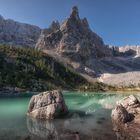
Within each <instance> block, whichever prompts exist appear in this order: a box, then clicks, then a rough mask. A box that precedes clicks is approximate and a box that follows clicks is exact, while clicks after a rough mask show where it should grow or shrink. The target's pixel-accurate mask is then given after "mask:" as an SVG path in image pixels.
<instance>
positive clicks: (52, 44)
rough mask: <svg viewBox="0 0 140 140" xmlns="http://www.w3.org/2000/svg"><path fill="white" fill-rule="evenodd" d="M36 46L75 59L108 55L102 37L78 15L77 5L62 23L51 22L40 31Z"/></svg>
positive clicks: (107, 49) (108, 51) (81, 59)
mask: <svg viewBox="0 0 140 140" xmlns="http://www.w3.org/2000/svg"><path fill="white" fill-rule="evenodd" d="M36 48H39V49H44V50H53V52H56V53H59V54H60V55H63V56H65V57H68V58H70V59H72V60H75V61H83V60H86V61H88V59H89V58H91V57H92V58H97V57H104V56H109V55H110V50H109V48H107V47H106V46H105V45H104V42H103V40H102V38H101V37H99V36H98V35H97V34H96V33H94V32H92V31H91V29H90V27H89V24H88V21H87V19H86V18H84V19H81V18H80V17H79V11H78V7H77V6H74V7H73V8H72V10H71V13H70V16H69V17H68V18H66V19H65V20H64V22H63V23H62V24H60V25H59V23H58V22H52V24H51V26H50V27H49V28H48V29H44V30H43V31H42V34H41V36H40V38H39V40H38V43H37V45H36Z"/></svg>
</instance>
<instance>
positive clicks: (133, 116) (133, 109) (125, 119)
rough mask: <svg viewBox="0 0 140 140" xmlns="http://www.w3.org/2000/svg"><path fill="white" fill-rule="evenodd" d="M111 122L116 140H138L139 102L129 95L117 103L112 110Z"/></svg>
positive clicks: (139, 124) (139, 127)
mask: <svg viewBox="0 0 140 140" xmlns="http://www.w3.org/2000/svg"><path fill="white" fill-rule="evenodd" d="M111 117H112V122H113V127H114V131H115V133H116V135H117V138H118V139H121V140H126V139H127V140H138V139H139V138H140V102H139V101H138V99H137V98H136V97H134V96H133V95H130V96H128V97H125V98H123V99H122V100H120V101H118V102H117V105H116V107H115V109H113V110H112V114H111Z"/></svg>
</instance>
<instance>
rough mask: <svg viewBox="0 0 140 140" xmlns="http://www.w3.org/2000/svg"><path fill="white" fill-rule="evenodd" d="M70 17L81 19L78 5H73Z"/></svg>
mask: <svg viewBox="0 0 140 140" xmlns="http://www.w3.org/2000/svg"><path fill="white" fill-rule="evenodd" d="M70 17H73V18H76V19H79V11H78V7H77V6H73V7H72V10H71V14H70Z"/></svg>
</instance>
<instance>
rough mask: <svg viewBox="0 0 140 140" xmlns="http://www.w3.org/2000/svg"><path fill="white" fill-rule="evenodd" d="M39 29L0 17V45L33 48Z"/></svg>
mask: <svg viewBox="0 0 140 140" xmlns="http://www.w3.org/2000/svg"><path fill="white" fill-rule="evenodd" d="M40 32H41V29H40V28H39V27H37V26H34V25H29V24H24V23H19V22H16V21H14V20H11V19H4V18H3V17H2V16H0V44H9V45H14V46H25V47H34V46H35V44H36V42H37V39H38V37H39V35H40Z"/></svg>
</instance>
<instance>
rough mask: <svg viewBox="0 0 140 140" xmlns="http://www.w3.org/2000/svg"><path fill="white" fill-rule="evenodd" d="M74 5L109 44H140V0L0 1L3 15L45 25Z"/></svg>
mask: <svg viewBox="0 0 140 140" xmlns="http://www.w3.org/2000/svg"><path fill="white" fill-rule="evenodd" d="M73 5H77V6H78V7H79V12H80V16H81V17H87V19H88V21H89V25H90V27H91V29H92V30H93V31H94V32H96V33H97V34H99V35H100V36H101V37H102V38H103V40H104V42H105V43H106V44H112V45H133V44H134V45H138V44H140V0H0V14H1V15H2V16H4V17H5V18H11V19H14V20H16V21H20V22H24V23H30V24H34V25H37V26H40V27H42V28H45V27H48V26H49V24H50V23H51V22H52V20H58V21H60V22H62V21H63V20H64V18H66V17H67V16H69V13H70V9H71V7H72V6H73Z"/></svg>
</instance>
